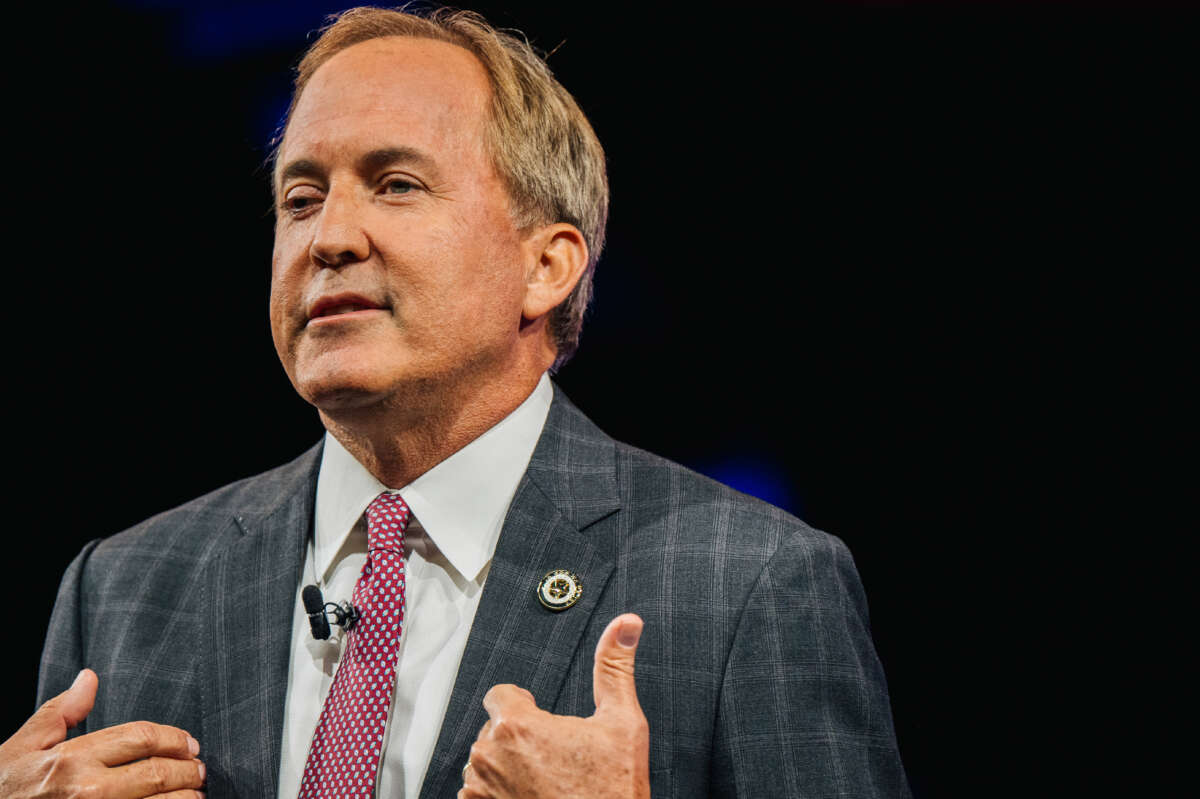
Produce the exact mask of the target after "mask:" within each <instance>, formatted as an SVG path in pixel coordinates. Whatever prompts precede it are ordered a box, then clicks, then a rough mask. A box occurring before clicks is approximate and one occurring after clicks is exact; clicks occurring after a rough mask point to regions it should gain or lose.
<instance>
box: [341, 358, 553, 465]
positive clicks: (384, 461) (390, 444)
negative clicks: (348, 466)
mask: <svg viewBox="0 0 1200 799" xmlns="http://www.w3.org/2000/svg"><path fill="white" fill-rule="evenodd" d="M540 378H541V373H540V372H539V373H537V374H536V375H531V376H529V377H526V378H525V379H523V380H521V381H519V382H515V383H513V384H511V385H507V386H500V387H498V386H494V385H493V386H488V387H486V388H485V389H481V390H478V391H475V392H471V393H468V394H466V395H464V394H463V393H462V392H446V391H444V390H436V389H435V387H433V386H429V387H425V388H422V387H417V388H415V389H411V390H407V391H405V392H404V394H403V396H398V395H393V396H390V397H387V398H385V399H383V400H381V401H380V402H378V403H376V404H372V405H370V406H365V407H356V408H338V409H336V410H328V411H327V410H325V409H321V411H320V413H321V422H322V423H323V424H324V425H325V429H326V430H328V431H329V432H330V433H332V434H333V436H334V438H336V439H337V440H338V441H339V442H340V443H341V445H342V446H343V447H345V448H346V451H347V452H349V453H350V454H351V455H353V456H354V458H355V459H356V460H358V462H359V463H361V464H362V465H363V466H365V467H366V469H367V471H369V472H370V473H371V474H372V475H374V476H375V479H377V480H379V482H381V483H383V484H384V485H386V486H387V487H389V488H402V487H404V486H406V485H408V484H409V483H411V482H412V481H413V480H416V479H417V478H418V477H420V476H421V475H423V474H425V472H427V471H429V470H430V469H432V468H433V467H434V466H437V465H438V464H439V463H441V462H442V461H444V460H446V458H448V457H450V456H451V455H453V454H454V453H455V452H458V451H459V450H460V449H462V448H463V447H465V446H466V445H467V444H470V443H471V442H472V441H474V440H475V439H477V438H479V437H480V436H481V435H483V434H484V433H486V432H487V431H488V430H490V429H491V428H492V427H494V426H496V424H498V423H499V422H500V421H501V420H502V419H504V417H506V416H508V415H509V414H510V413H512V412H513V411H514V410H516V408H517V406H519V405H520V404H521V403H522V402H524V401H525V400H526V399H527V398H528V397H529V395H530V394H532V393H533V390H534V388H536V387H537V383H538V380H539V379H540Z"/></svg>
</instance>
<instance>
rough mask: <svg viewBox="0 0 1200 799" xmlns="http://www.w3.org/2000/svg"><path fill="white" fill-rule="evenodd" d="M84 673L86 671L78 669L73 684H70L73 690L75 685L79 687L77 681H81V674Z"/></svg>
mask: <svg viewBox="0 0 1200 799" xmlns="http://www.w3.org/2000/svg"><path fill="white" fill-rule="evenodd" d="M85 671H86V669H80V670H79V673H78V674H76V675H75V682H73V683H71V687H72V688H74V687H75V686H76V685H79V681H80V680H82V679H83V673H84V672H85Z"/></svg>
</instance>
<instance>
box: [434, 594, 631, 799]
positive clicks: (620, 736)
mask: <svg viewBox="0 0 1200 799" xmlns="http://www.w3.org/2000/svg"><path fill="white" fill-rule="evenodd" d="M641 635H642V620H641V619H640V618H639V617H638V616H636V615H634V614H632V613H626V614H625V615H623V616H618V617H617V618H615V619H613V620H612V621H611V622H610V623H609V625H608V627H607V628H606V629H605V630H604V634H603V635H601V636H600V641H599V642H598V643H597V644H596V660H595V664H594V665H593V667H592V690H593V692H594V696H595V699H596V712H595V714H593V715H592V717H591V718H586V719H584V718H579V717H577V716H555V715H554V714H552V713H547V712H546V711H544V710H539V709H538V706H537V704H535V703H534V701H533V695H532V694H530V693H529V692H528V691H526V690H525V689H524V688H518V687H516V686H515V685H496V686H493V687H492V689H491V690H490V691H488V692H487V695H486V696H485V697H484V698H483V706H484V707H485V708H486V709H487V712H488V716H489V717H490V718H489V719H488V722H487V724H484V725H483V729H482V730H480V732H479V737H478V738H476V739H475V743H474V744H473V745H472V746H471V759H470V761H469V765H468V766H467V767H466V768H464V769H463V779H464V782H463V787H462V790H460V791H459V792H458V796H459V799H510V798H511V799H517V798H518V797H520V798H521V799H527V798H529V797H534V798H535V799H539V798H541V799H549V797H556V798H557V797H576V796H587V797H595V798H596V799H618V797H619V799H649V798H650V727H649V725H648V724H647V723H646V716H645V714H644V713H642V706H641V705H640V704H638V699H637V689H636V688H635V687H634V682H633V660H634V655H635V654H636V652H637V643H638V639H639V638H640V637H641Z"/></svg>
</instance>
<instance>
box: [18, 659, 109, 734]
mask: <svg viewBox="0 0 1200 799" xmlns="http://www.w3.org/2000/svg"><path fill="white" fill-rule="evenodd" d="M99 685H100V678H99V677H97V676H96V672H94V671H92V670H91V669H84V670H83V671H81V672H79V674H78V675H77V676H76V677H75V682H73V683H71V687H70V688H68V689H67V690H65V691H63V692H62V693H61V694H59V695H58V696H56V697H54V698H52V699H47V700H46V702H45V703H44V704H43V705H42V706H41V707H39V708H38V709H37V712H36V713H34V714H33V715H32V716H31V717H30V718H29V721H27V722H25V724H24V726H22V727H21V729H19V730H17V733H16V735H14V736H13V737H14V738H22V739H24V740H25V743H26V744H27V745H28V746H30V747H31V748H34V749H49V748H50V747H52V746H54V745H55V744H58V743H61V742H62V741H63V740H64V739H65V738H66V737H67V730H69V729H71V728H72V727H74V726H75V725H76V724H78V723H79V722H81V721H83V720H84V719H85V718H87V714H88V713H91V712H92V705H94V704H95V703H96V689H97V688H98V687H99Z"/></svg>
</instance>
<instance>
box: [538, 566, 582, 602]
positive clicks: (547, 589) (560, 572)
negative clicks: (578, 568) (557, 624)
mask: <svg viewBox="0 0 1200 799" xmlns="http://www.w3.org/2000/svg"><path fill="white" fill-rule="evenodd" d="M582 594H583V583H581V582H580V581H579V578H578V577H576V576H575V575H574V574H572V573H571V572H569V571H567V570H566V569H555V570H554V571H552V572H550V573H549V574H547V575H546V576H545V577H543V578H542V581H541V582H540V583H538V587H537V598H538V601H539V602H541V603H542V605H543V606H545V607H547V608H549V609H550V610H566V609H567V608H569V607H571V606H572V605H574V604H575V603H576V602H578V601H579V597H580V596H581V595H582Z"/></svg>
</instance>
